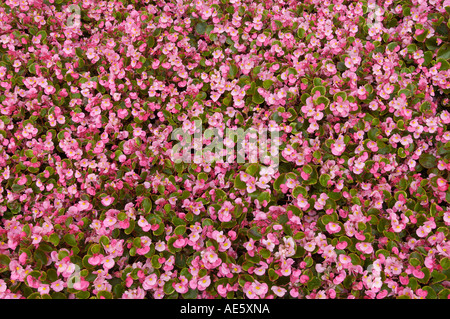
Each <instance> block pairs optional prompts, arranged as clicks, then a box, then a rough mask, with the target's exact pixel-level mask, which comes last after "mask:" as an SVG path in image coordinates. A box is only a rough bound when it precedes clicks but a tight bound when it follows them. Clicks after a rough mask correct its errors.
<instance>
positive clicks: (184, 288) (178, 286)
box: [172, 282, 189, 294]
mask: <svg viewBox="0 0 450 319" xmlns="http://www.w3.org/2000/svg"><path fill="white" fill-rule="evenodd" d="M172 286H173V288H174V289H175V291H176V292H178V293H179V294H185V293H187V292H188V290H189V287H188V285H187V284H183V283H181V282H179V283H172Z"/></svg>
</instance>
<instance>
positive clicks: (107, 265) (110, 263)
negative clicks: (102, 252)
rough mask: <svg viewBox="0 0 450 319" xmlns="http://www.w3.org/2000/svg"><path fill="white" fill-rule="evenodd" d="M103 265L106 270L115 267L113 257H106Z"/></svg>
mask: <svg viewBox="0 0 450 319" xmlns="http://www.w3.org/2000/svg"><path fill="white" fill-rule="evenodd" d="M102 264H103V268H104V269H105V270H108V269H111V268H112V267H114V265H115V261H114V258H112V257H111V256H106V257H105V258H104V259H103V261H102Z"/></svg>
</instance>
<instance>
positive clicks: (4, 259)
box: [0, 254, 11, 266]
mask: <svg viewBox="0 0 450 319" xmlns="http://www.w3.org/2000/svg"><path fill="white" fill-rule="evenodd" d="M10 262H11V259H10V258H9V257H8V256H6V255H3V254H1V255H0V264H2V265H5V266H9V263H10Z"/></svg>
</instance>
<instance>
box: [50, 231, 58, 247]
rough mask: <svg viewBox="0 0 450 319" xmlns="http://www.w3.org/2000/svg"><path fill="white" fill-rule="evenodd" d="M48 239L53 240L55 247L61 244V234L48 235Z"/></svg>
mask: <svg viewBox="0 0 450 319" xmlns="http://www.w3.org/2000/svg"><path fill="white" fill-rule="evenodd" d="M48 241H49V242H51V243H52V244H53V245H54V246H55V247H56V246H58V244H59V236H58V234H56V233H53V234H51V235H50V236H49V237H48Z"/></svg>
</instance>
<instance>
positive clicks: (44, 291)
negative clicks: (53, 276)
mask: <svg viewBox="0 0 450 319" xmlns="http://www.w3.org/2000/svg"><path fill="white" fill-rule="evenodd" d="M38 292H39V293H40V294H41V295H44V294H49V293H50V287H49V285H45V284H43V285H40V286H39V288H38Z"/></svg>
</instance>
